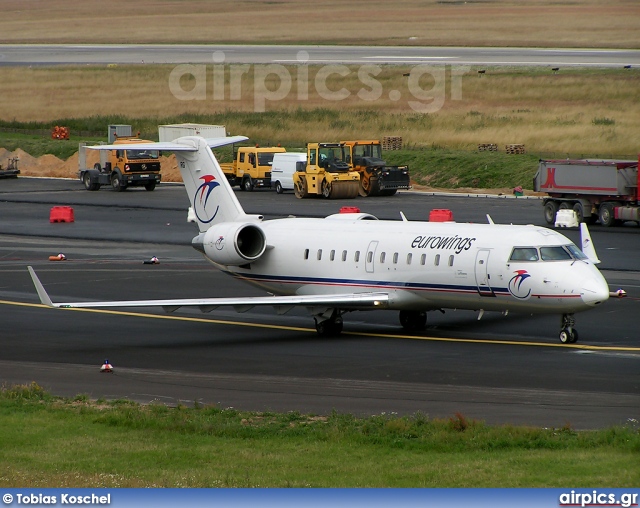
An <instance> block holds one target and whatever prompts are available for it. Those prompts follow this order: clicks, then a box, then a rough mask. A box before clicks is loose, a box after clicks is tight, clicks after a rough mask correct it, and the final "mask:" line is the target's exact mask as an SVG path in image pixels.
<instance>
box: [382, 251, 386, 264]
mask: <svg viewBox="0 0 640 508" xmlns="http://www.w3.org/2000/svg"><path fill="white" fill-rule="evenodd" d="M386 257H387V253H386V252H381V253H380V262H381V263H384V259H385V258H386Z"/></svg>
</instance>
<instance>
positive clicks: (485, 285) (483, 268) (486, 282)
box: [475, 249, 496, 297]
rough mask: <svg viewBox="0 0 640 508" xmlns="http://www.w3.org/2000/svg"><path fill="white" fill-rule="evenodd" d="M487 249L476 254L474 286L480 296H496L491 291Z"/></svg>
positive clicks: (488, 252) (488, 251)
mask: <svg viewBox="0 0 640 508" xmlns="http://www.w3.org/2000/svg"><path fill="white" fill-rule="evenodd" d="M490 253H491V251H490V250H489V249H480V250H479V251H478V254H476V266H475V273H476V285H477V287H478V293H480V296H494V297H495V296H496V295H495V293H494V292H493V290H492V289H491V280H490V279H491V276H490V274H489V254H490Z"/></svg>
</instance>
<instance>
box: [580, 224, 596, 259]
mask: <svg viewBox="0 0 640 508" xmlns="http://www.w3.org/2000/svg"><path fill="white" fill-rule="evenodd" d="M580 243H581V244H582V245H581V246H580V247H581V248H582V252H583V253H584V255H585V256H587V257H588V258H589V261H591V262H592V263H593V264H598V263H600V260H599V259H598V255H597V254H596V249H595V247H594V246H593V240H591V234H590V233H589V228H588V227H587V225H586V224H585V223H584V222H581V223H580Z"/></svg>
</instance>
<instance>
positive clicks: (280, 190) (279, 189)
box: [276, 182, 284, 194]
mask: <svg viewBox="0 0 640 508" xmlns="http://www.w3.org/2000/svg"><path fill="white" fill-rule="evenodd" d="M283 192H284V190H283V189H282V185H281V184H280V182H276V193H278V194H282V193H283Z"/></svg>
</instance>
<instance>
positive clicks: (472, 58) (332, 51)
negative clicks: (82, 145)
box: [0, 44, 640, 67]
mask: <svg viewBox="0 0 640 508" xmlns="http://www.w3.org/2000/svg"><path fill="white" fill-rule="evenodd" d="M214 61H215V62H216V63H220V62H224V63H239V64H242V63H249V64H268V63H280V64H299V63H308V64H332V63H335V64H407V65H419V64H427V65H442V64H449V65H517V66H566V67H625V66H628V65H630V66H632V67H637V66H638V65H640V51H638V50H621V49H568V48H468V47H422V46H418V47H416V46H325V45H320V46H318V45H220V44H218V45H201V44H172V45H162V44H2V45H0V65H86V64H140V63H145V64H183V63H204V64H212V63H213V62H214Z"/></svg>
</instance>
